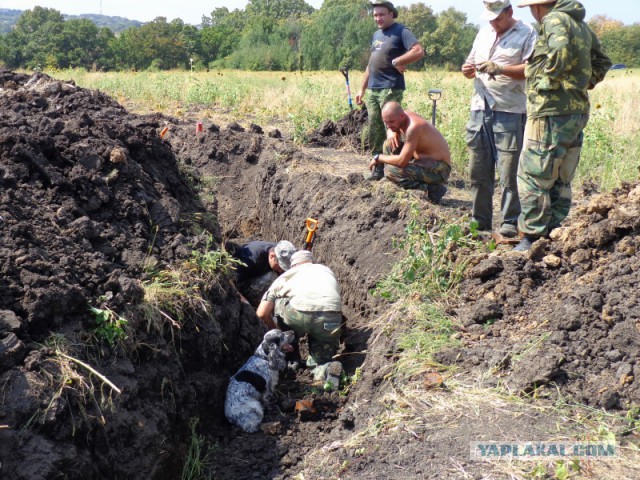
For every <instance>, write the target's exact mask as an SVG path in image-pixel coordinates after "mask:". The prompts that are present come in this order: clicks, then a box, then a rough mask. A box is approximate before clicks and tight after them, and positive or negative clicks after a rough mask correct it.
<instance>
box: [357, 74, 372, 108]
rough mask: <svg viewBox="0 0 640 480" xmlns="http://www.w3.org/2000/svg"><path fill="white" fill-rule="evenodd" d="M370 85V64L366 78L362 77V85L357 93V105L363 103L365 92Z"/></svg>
mask: <svg viewBox="0 0 640 480" xmlns="http://www.w3.org/2000/svg"><path fill="white" fill-rule="evenodd" d="M368 86H369V66H368V65H367V68H366V69H365V71H364V78H363V79H362V85H361V86H360V91H359V92H358V93H357V94H356V105H362V100H363V99H364V94H365V92H366V91H367V87H368Z"/></svg>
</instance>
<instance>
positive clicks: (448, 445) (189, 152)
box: [0, 70, 640, 480]
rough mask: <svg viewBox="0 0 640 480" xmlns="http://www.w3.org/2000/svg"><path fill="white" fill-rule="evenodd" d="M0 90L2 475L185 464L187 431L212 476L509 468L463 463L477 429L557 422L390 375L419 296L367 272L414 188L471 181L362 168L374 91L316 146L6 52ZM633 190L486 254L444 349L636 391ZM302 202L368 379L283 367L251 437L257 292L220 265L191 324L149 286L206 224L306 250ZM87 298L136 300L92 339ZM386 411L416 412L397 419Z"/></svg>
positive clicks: (435, 213) (147, 474)
mask: <svg viewBox="0 0 640 480" xmlns="http://www.w3.org/2000/svg"><path fill="white" fill-rule="evenodd" d="M0 107H1V108H2V111H3V116H2V117H1V118H0V187H1V190H0V216H1V217H2V220H0V239H1V244H0V268H1V269H2V276H1V277H0V282H1V283H0V385H2V395H1V396H0V478H7V479H8V478H11V479H20V480H22V479H25V480H26V479H29V480H32V479H53V478H68V479H86V478H96V479H98V478H100V479H101V478H150V479H165V478H166V479H174V478H180V477H181V474H182V468H183V465H184V463H185V461H186V458H187V456H188V453H189V447H190V445H193V443H192V442H193V440H194V432H195V434H196V436H201V437H202V438H203V439H204V441H205V443H206V446H207V447H208V448H207V451H208V452H209V456H208V457H207V458H206V459H204V467H205V469H206V470H207V472H208V473H209V474H211V476H212V477H213V478H217V479H252V478H255V479H267V478H268V479H274V478H277V479H286V478H307V479H308V478H313V479H316V478H338V477H339V478H358V479H364V478H398V479H400V478H403V479H404V478H434V479H435V478H484V476H485V475H493V476H494V478H503V477H501V475H502V474H504V475H507V473H505V471H504V469H503V467H501V466H500V465H495V464H490V465H488V464H483V463H475V462H471V461H470V460H469V442H470V441H475V440H479V439H487V438H494V439H502V438H504V436H505V435H506V436H507V437H509V433H512V434H514V435H515V432H518V434H519V433H521V432H526V434H527V435H528V436H530V437H529V439H535V438H540V439H545V438H550V436H552V435H553V434H554V432H555V428H556V418H555V417H552V416H545V415H544V414H541V413H539V412H538V411H537V410H533V409H530V408H528V407H527V405H526V404H516V403H514V404H507V403H504V402H502V401H499V400H498V401H496V399H495V398H492V399H488V398H485V397H484V396H483V394H474V390H473V389H472V388H469V389H465V388H449V387H447V385H446V382H445V384H442V385H439V386H438V387H437V388H433V389H428V388H430V387H426V386H424V385H423V383H422V382H421V381H420V382H417V385H418V386H417V387H416V389H415V392H414V393H415V397H414V396H413V395H411V396H409V393H407V391H406V390H404V391H403V392H401V391H400V390H399V389H398V388H397V387H398V385H396V384H395V383H394V380H393V379H392V377H390V375H389V373H390V372H391V370H392V369H393V366H394V364H395V362H396V361H397V359H398V357H399V350H398V346H397V334H396V333H394V332H395V328H396V327H397V326H407V325H410V324H411V322H412V315H411V312H404V311H402V310H394V309H393V308H389V307H390V306H389V305H388V304H387V303H386V302H385V301H384V300H382V299H380V298H378V297H376V296H375V295H373V294H372V290H373V289H374V287H375V286H376V284H377V282H379V281H380V280H381V279H382V278H384V277H385V275H387V274H388V273H389V271H390V270H391V268H392V266H393V265H394V264H395V263H396V262H397V260H398V257H399V255H400V252H399V251H398V250H397V248H396V242H394V239H401V238H403V236H404V234H405V227H406V223H407V220H408V218H409V209H410V205H411V204H413V205H417V207H418V208H419V209H420V210H421V211H422V212H423V214H424V218H425V221H426V222H428V223H429V224H430V225H435V224H437V223H438V222H439V221H440V220H445V221H446V220H453V219H458V218H459V217H460V216H461V215H463V214H465V213H466V212H468V206H469V205H468V203H469V202H468V200H467V199H466V196H465V192H463V191H460V190H459V189H456V188H454V187H453V186H450V192H449V193H448V194H447V197H445V201H444V202H443V204H442V205H437V206H436V205H432V204H430V203H429V202H427V201H426V200H425V199H424V198H423V196H421V194H420V193H419V192H409V193H408V194H407V193H406V192H401V191H400V190H399V189H398V188H397V187H396V186H395V185H393V184H391V183H390V182H385V181H382V182H378V183H375V184H370V183H368V182H366V181H364V179H363V173H365V172H366V165H367V162H366V156H365V155H363V154H361V152H362V148H363V146H362V140H361V138H362V128H363V127H364V125H365V124H366V112H364V111H362V110H354V111H353V112H351V113H350V114H349V115H347V116H346V117H345V118H344V119H343V120H341V121H340V122H337V123H335V124H330V123H328V122H327V124H325V125H323V127H321V129H319V131H318V132H316V133H314V134H312V135H311V138H312V139H315V140H312V143H311V146H313V147H314V148H302V147H299V146H296V145H294V144H292V143H291V142H289V141H288V140H286V139H285V138H283V137H282V135H281V134H280V133H279V132H277V131H275V130H272V129H269V128H267V127H261V126H258V125H254V124H249V125H248V126H241V125H240V124H239V123H232V124H229V125H225V126H221V125H215V124H213V123H209V122H206V121H205V122H204V125H203V129H202V131H199V129H198V128H197V126H196V124H195V122H185V121H183V120H179V119H176V118H171V117H167V116H164V115H160V114H152V115H142V116H141V115H133V114H130V113H128V112H127V111H126V110H124V109H123V108H122V107H121V106H120V105H118V104H117V103H115V102H114V101H113V100H111V99H110V98H109V97H107V96H106V95H104V94H102V93H100V92H96V91H91V90H85V89H82V88H78V87H76V86H75V85H74V84H73V82H60V81H55V80H52V79H51V78H49V77H47V76H46V75H42V74H35V75H31V76H27V75H21V74H16V73H13V72H9V71H6V70H0ZM239 121H241V119H239ZM162 132H164V133H163V134H162V136H161V133H162ZM320 132H324V133H320ZM336 148H339V150H336ZM639 197H640V187H638V186H634V185H626V186H623V187H622V188H620V189H619V190H617V191H615V192H613V193H612V194H606V195H599V196H594V197H592V198H589V201H590V203H588V204H585V206H584V207H581V208H582V209H581V210H580V211H579V212H578V214H576V215H574V218H573V219H572V220H571V221H570V222H569V223H567V226H566V228H562V229H559V230H558V231H557V232H554V235H553V240H552V241H544V242H539V243H538V244H537V245H536V247H535V249H534V250H533V252H532V253H531V255H530V256H523V255H514V254H511V253H509V252H507V251H505V250H501V249H499V250H498V251H497V252H494V253H493V254H491V255H484V256H481V257H477V255H476V256H474V257H473V258H476V260H474V263H473V265H472V268H470V269H469V271H468V275H467V278H466V280H465V281H464V282H463V284H462V287H461V289H462V294H463V295H462V302H461V303H460V305H455V306H452V308H451V313H452V314H455V315H456V317H457V319H458V320H459V322H458V323H459V332H457V335H458V337H459V338H460V339H461V341H462V342H464V348H460V349H457V350H445V351H443V352H441V353H440V354H439V356H438V360H439V361H441V362H443V363H457V364H459V365H460V366H461V372H462V373H461V374H460V378H465V379H467V380H468V379H469V378H472V377H473V376H474V375H476V372H481V373H485V374H486V373H487V372H490V375H485V377H486V378H488V379H489V380H488V381H489V382H493V384H494V385H508V388H511V389H517V390H518V391H520V392H522V393H523V394H525V395H526V394H530V393H531V392H532V390H535V391H538V392H539V391H540V389H541V388H543V387H544V386H545V385H552V384H554V385H557V388H558V392H560V393H561V394H562V395H566V396H572V397H573V398H575V400H577V401H580V402H584V403H587V404H589V405H597V406H602V407H604V408H607V409H611V410H613V411H616V410H617V409H621V408H626V406H627V405H629V404H632V403H634V402H635V403H637V402H638V401H640V400H639V399H638V396H639V392H638V390H637V382H636V381H635V378H637V373H638V372H636V371H635V370H636V368H639V367H636V364H635V359H636V358H637V356H638V350H637V345H638V343H637V339H638V331H637V322H638V318H637V317H638V315H637V312H638V308H637V302H636V298H635V297H636V296H635V295H634V292H635V288H637V285H636V284H637V283H638V282H637V271H638V269H637V265H636V263H635V262H636V258H637V254H636V249H637V248H638V246H639V245H638V242H639V241H640V240H638V229H639V227H640V225H639V224H638V218H640V216H639V215H638V213H640V212H639V211H638V208H639V207H638V205H640V198H639ZM308 217H311V218H314V219H317V220H318V225H319V227H318V231H317V234H316V240H315V243H314V246H313V253H314V255H315V257H316V260H317V261H318V262H320V263H324V264H326V265H327V266H329V267H330V268H331V269H332V270H333V271H334V272H335V274H336V276H337V278H338V280H339V283H340V286H341V290H342V298H343V304H344V312H345V314H346V316H347V317H348V327H347V330H346V334H345V340H344V344H343V345H342V347H341V349H340V351H339V357H338V358H339V359H340V360H341V361H342V362H343V364H344V366H345V369H346V371H347V373H348V374H349V375H351V376H355V377H357V378H358V380H357V381H356V382H355V383H353V384H352V385H350V386H349V387H348V388H347V389H345V390H343V391H340V392H334V393H327V392H324V391H323V390H322V388H319V386H318V385H315V384H314V383H313V381H312V378H311V375H310V374H309V372H308V371H307V370H306V369H301V370H298V371H295V372H294V371H287V372H286V373H285V374H284V375H283V378H282V379H281V382H280V384H279V386H278V389H277V393H278V395H277V400H276V401H275V402H274V403H273V404H271V405H268V406H267V412H266V416H265V420H264V423H263V426H262V431H261V432H259V433H257V434H245V433H243V432H241V431H239V430H238V429H236V428H232V427H230V426H229V424H228V423H227V422H226V420H225V419H224V416H223V413H222V412H223V410H222V409H223V403H224V395H225V390H226V386H227V383H228V380H229V378H230V376H231V375H233V373H234V372H235V371H236V370H237V369H238V368H239V367H240V366H241V365H242V364H243V363H244V362H245V361H246V359H247V358H248V357H249V356H250V355H251V354H252V353H253V350H254V349H255V348H256V346H257V345H258V344H259V342H260V340H261V338H262V335H263V333H264V330H263V327H262V325H261V324H260V322H259V320H258V319H257V317H256V316H255V312H254V310H253V309H252V308H251V307H249V306H247V305H245V304H243V303H242V302H240V300H239V296H238V294H237V293H236V291H235V290H234V288H233V286H232V284H231V283H230V281H229V279H228V278H226V277H221V278H220V279H219V281H218V282H217V283H216V284H215V285H212V286H210V288H209V289H208V290H207V291H205V292H202V297H203V299H204V300H206V301H207V302H208V304H209V305H210V307H209V308H208V309H207V311H206V312H202V311H200V313H198V312H197V311H196V310H194V311H192V312H189V315H187V316H186V317H185V318H184V319H183V321H182V322H181V324H180V325H179V326H176V324H175V323H174V322H172V321H169V320H167V321H166V322H165V323H161V324H157V323H153V322H150V321H149V318H148V317H147V316H145V314H144V308H143V307H144V306H145V294H146V293H147V292H148V291H149V290H148V289H149V284H150V281H151V280H152V279H153V273H152V272H153V271H158V270H162V269H170V268H178V267H180V266H184V265H185V262H186V261H187V260H189V259H190V257H191V255H192V252H193V251H198V250H202V249H204V248H205V247H207V245H208V246H209V248H212V249H216V248H219V247H220V246H222V245H224V243H225V242H228V241H233V242H241V241H243V240H246V239H265V240H271V241H277V240H280V239H288V240H290V241H292V242H293V243H294V244H295V245H297V246H298V247H302V245H303V241H304V238H305V234H306V230H305V226H304V225H305V220H306V219H307V218H308ZM204 231H208V232H210V236H208V235H207V234H206V233H203V232H204ZM208 242H213V243H212V244H208ZM147 300H148V298H147ZM90 306H93V307H96V308H100V309H101V310H102V311H113V312H116V313H118V314H119V315H121V316H122V317H123V318H126V320H127V324H126V328H125V332H126V336H127V338H126V339H124V340H121V341H119V342H116V343H109V342H107V341H105V340H104V338H102V339H101V337H100V336H99V334H98V331H99V329H98V327H99V325H97V323H96V322H97V320H96V316H95V315H94V314H92V313H91V312H90V311H89V307H90ZM178 327H179V328H178ZM541 352H544V354H542V353H541ZM80 362H82V363H80ZM89 368H90V369H91V370H89ZM98 374H99V375H100V376H99V375H98ZM390 378H391V379H390ZM107 381H108V382H109V383H107ZM110 384H111V386H110ZM114 387H115V388H117V389H118V390H120V392H121V393H118V391H116V390H115V389H114ZM544 388H546V387H544ZM554 388H555V387H554ZM425 389H427V390H428V391H425ZM547 390H548V391H549V392H551V390H552V389H551V388H548V389H547ZM468 398H473V401H474V402H475V403H474V404H473V408H469V406H468V403H465V402H468V401H469V400H468ZM396 408H409V409H410V410H411V412H412V415H411V417H412V419H411V421H409V417H408V416H404V417H403V416H399V417H397V418H396V417H392V418H391V417H389V416H388V412H389V411H390V410H394V409H396ZM196 420H197V422H196ZM638 476H640V474H639V475H638ZM601 478H603V477H601ZM618 478H622V477H618ZM636 478H637V477H636Z"/></svg>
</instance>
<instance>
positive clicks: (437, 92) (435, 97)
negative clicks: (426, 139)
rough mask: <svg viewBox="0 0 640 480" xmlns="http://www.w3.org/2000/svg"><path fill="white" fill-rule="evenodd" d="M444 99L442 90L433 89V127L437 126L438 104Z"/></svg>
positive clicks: (430, 96)
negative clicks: (441, 98)
mask: <svg viewBox="0 0 640 480" xmlns="http://www.w3.org/2000/svg"><path fill="white" fill-rule="evenodd" d="M440 97H442V90H438V89H431V90H429V98H430V99H431V101H432V102H433V108H432V109H431V125H433V126H434V127H435V126H436V102H437V101H438V100H440Z"/></svg>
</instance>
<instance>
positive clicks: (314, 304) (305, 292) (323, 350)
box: [256, 250, 342, 390]
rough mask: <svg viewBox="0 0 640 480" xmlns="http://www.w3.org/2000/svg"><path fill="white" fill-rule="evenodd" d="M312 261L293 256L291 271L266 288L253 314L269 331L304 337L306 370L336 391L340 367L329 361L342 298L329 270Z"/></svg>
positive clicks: (308, 257) (304, 252) (301, 253)
mask: <svg viewBox="0 0 640 480" xmlns="http://www.w3.org/2000/svg"><path fill="white" fill-rule="evenodd" d="M313 261H314V259H313V255H312V254H311V252H309V251H307V250H300V251H298V252H296V253H294V254H293V256H292V257H291V268H290V269H289V270H287V271H286V272H284V273H283V274H282V275H281V276H280V277H278V279H277V280H276V281H275V282H273V284H272V285H271V287H269V290H267V292H266V293H265V294H264V296H263V297H262V301H261V302H260V305H259V306H258V310H257V311H256V314H257V315H258V317H259V318H260V319H261V320H262V321H263V322H264V323H265V325H266V326H267V328H269V329H275V328H278V326H280V328H281V329H285V330H288V329H291V330H293V331H294V332H295V334H296V337H297V338H300V337H302V336H304V335H307V338H308V342H309V356H308V358H307V367H309V368H312V369H313V370H312V374H313V378H314V380H316V381H323V382H324V386H325V389H327V390H335V389H337V388H338V387H339V385H340V377H341V375H342V364H341V363H340V362H337V361H332V360H333V356H334V355H335V354H336V353H337V351H338V347H339V346H340V332H341V330H342V299H341V297H340V288H339V286H338V281H337V279H336V276H335V275H334V273H333V272H332V271H331V269H329V267H326V266H325V265H321V264H318V263H313ZM274 313H275V316H276V320H275V321H274V318H273V315H274ZM276 321H277V322H278V324H280V325H278V324H277V323H276Z"/></svg>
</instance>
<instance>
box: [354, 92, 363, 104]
mask: <svg viewBox="0 0 640 480" xmlns="http://www.w3.org/2000/svg"><path fill="white" fill-rule="evenodd" d="M363 98H364V92H358V93H356V105H362V99H363Z"/></svg>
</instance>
